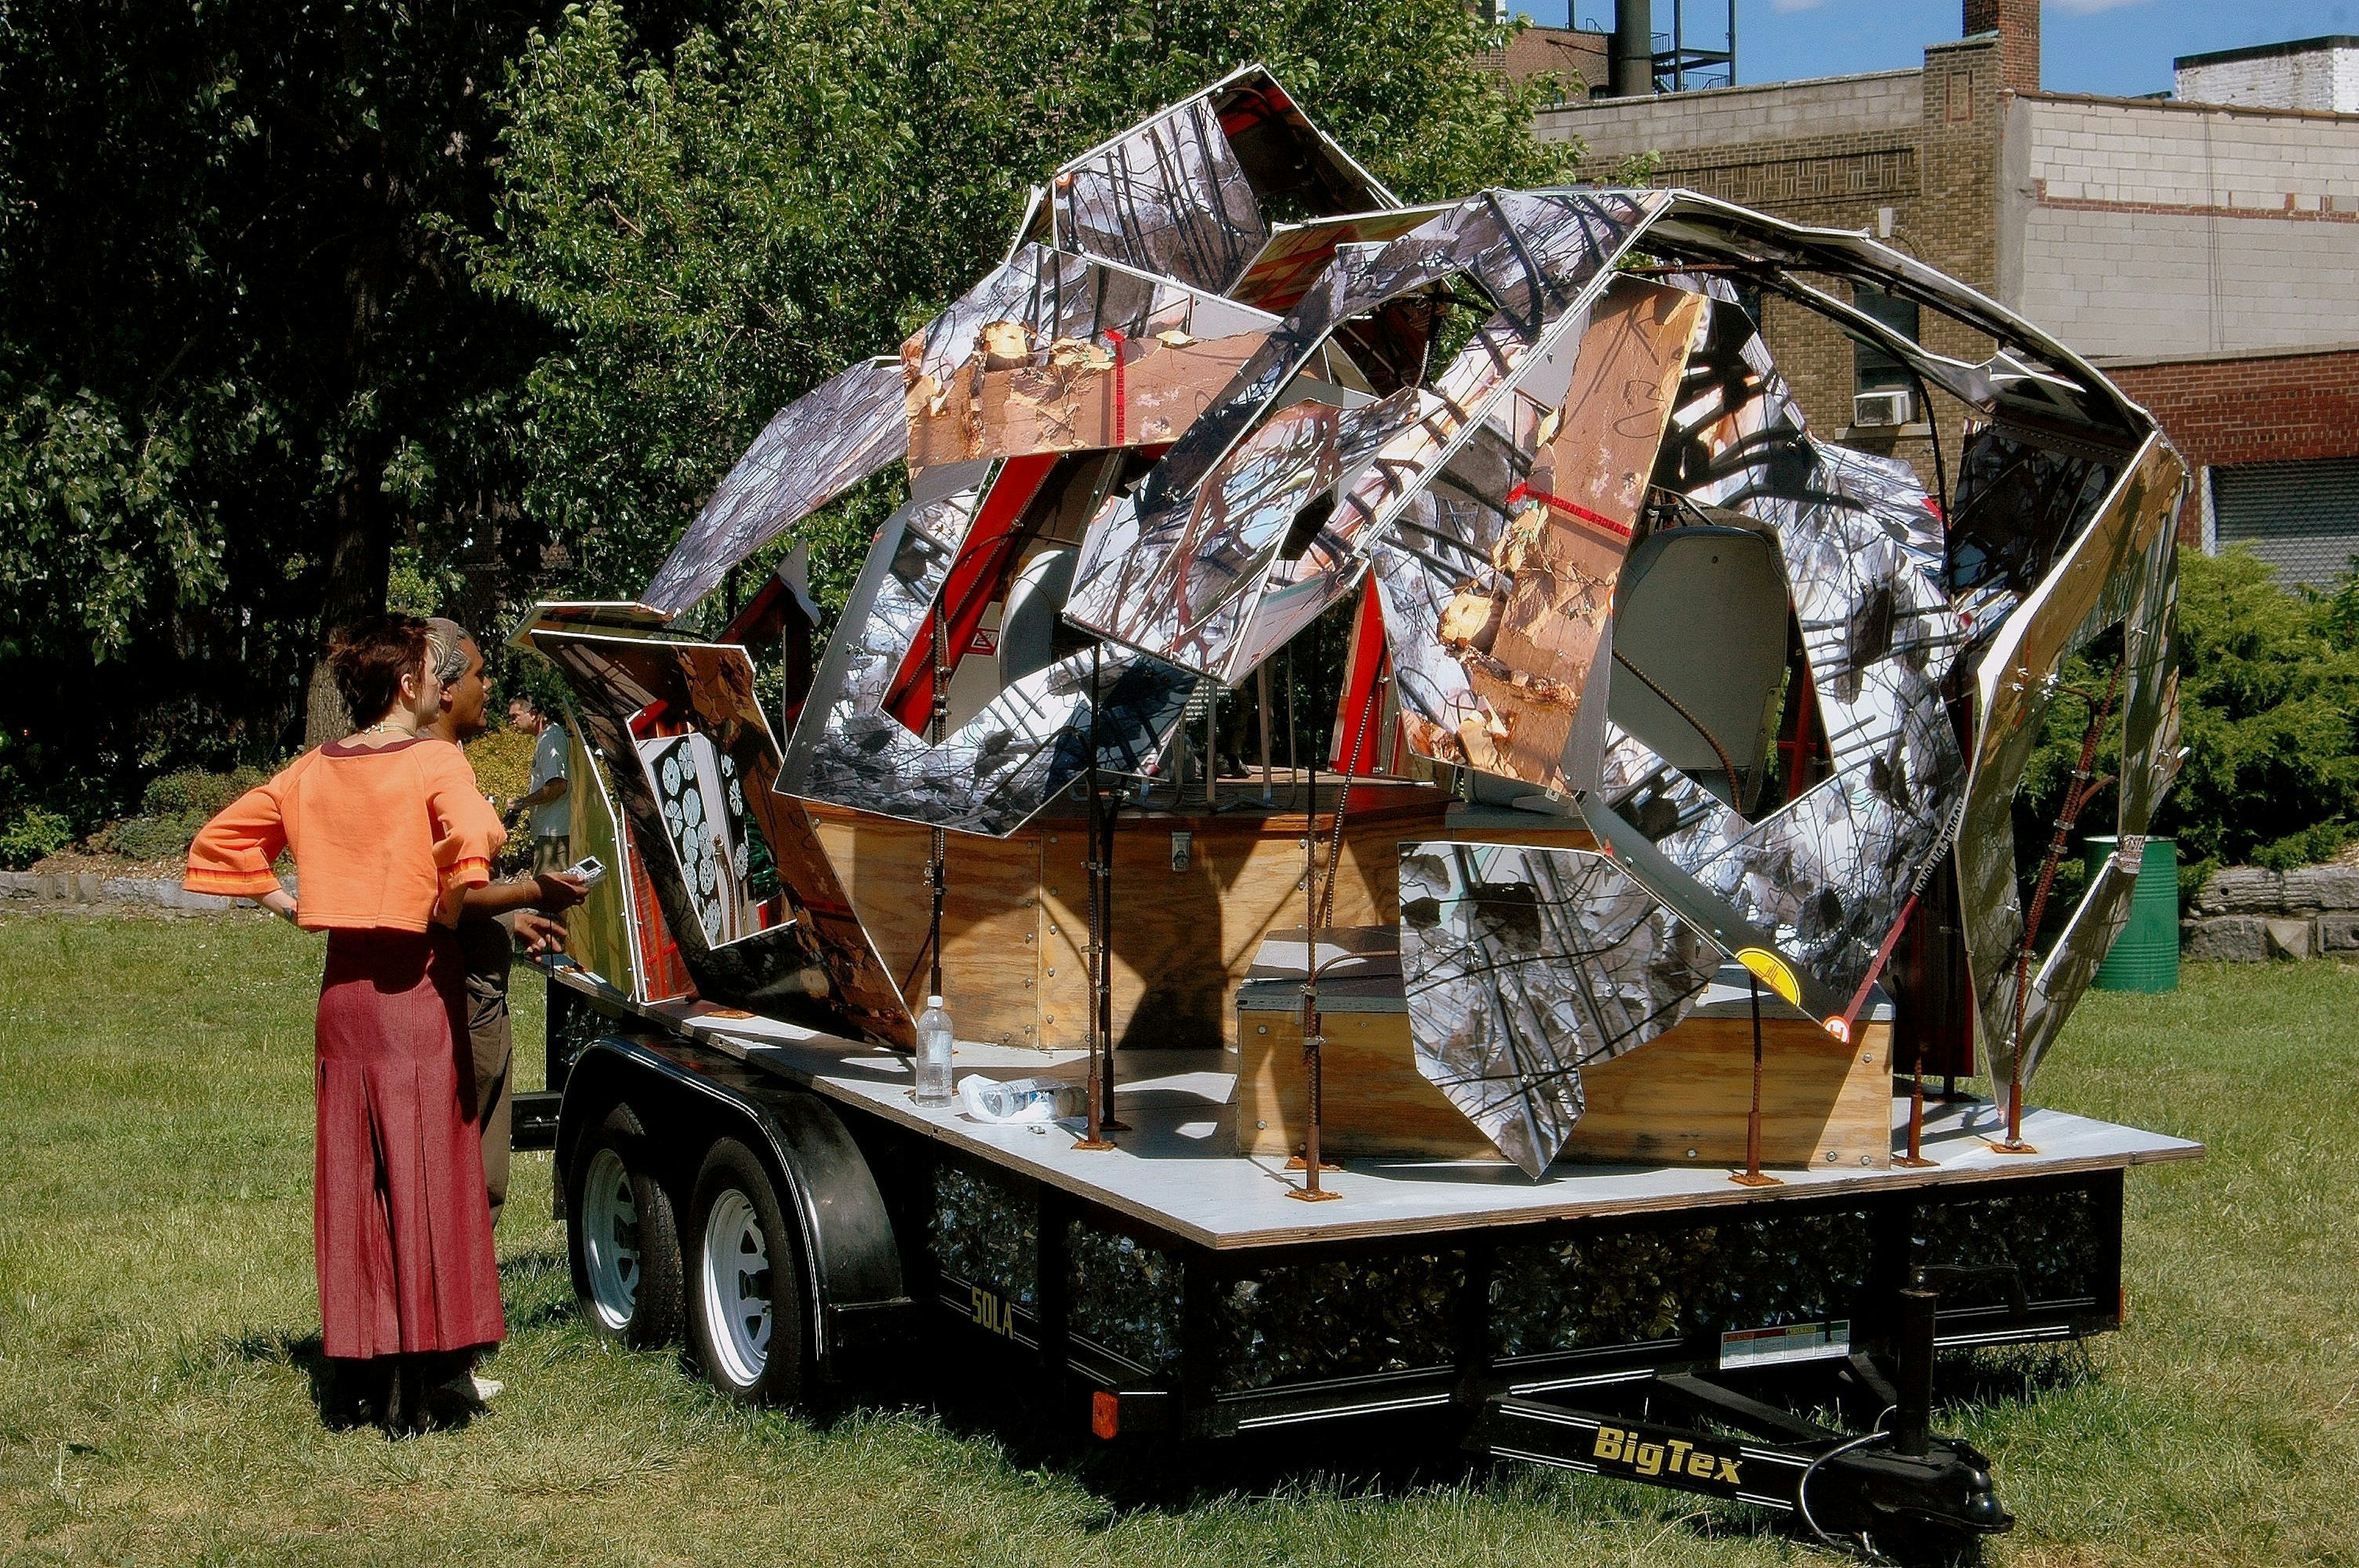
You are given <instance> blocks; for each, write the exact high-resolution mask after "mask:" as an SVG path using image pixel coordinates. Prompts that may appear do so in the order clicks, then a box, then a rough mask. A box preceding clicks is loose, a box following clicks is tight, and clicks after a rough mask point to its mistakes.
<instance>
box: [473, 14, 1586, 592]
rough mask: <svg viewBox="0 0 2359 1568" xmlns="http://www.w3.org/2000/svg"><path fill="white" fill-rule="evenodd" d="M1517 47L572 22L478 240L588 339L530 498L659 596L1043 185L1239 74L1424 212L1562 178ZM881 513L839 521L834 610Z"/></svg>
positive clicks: (565, 379) (529, 105)
mask: <svg viewBox="0 0 2359 1568" xmlns="http://www.w3.org/2000/svg"><path fill="white" fill-rule="evenodd" d="M1493 37H1494V35H1493V34H1491V33H1490V32H1489V31H1488V30H1486V29H1484V28H1483V27H1480V26H1479V25H1478V24H1477V23H1476V22H1475V21H1474V19H1473V17H1472V16H1471V15H1470V14H1469V12H1468V10H1467V8H1466V7H1465V6H1464V5H1462V3H1461V0H1202V3H1194V0H1190V3H1187V4H1179V3H1172V0H1157V3H1148V4H1127V3H1117V0H1082V3H1080V4H1075V5H1060V6H1042V5H1036V4H1031V3H1029V0H957V3H955V4H951V5H931V6H919V5H907V4H882V5H879V4H874V3H864V0H797V3H793V4H788V3H786V0H745V3H744V4H741V5H738V6H736V7H735V8H734V10H732V11H730V12H728V13H727V14H726V15H725V16H722V17H720V18H719V19H718V20H717V21H716V22H715V23H714V25H712V27H704V28H698V29H694V30H692V31H690V33H689V34H688V35H687V37H686V38H685V39H684V41H682V42H681V43H680V44H679V47H678V49H676V50H674V51H673V52H672V53H671V56H670V58H669V60H665V59H658V58H656V57H654V56H652V55H650V53H649V52H648V51H647V49H645V48H644V47H643V46H642V45H641V43H640V42H639V40H638V39H637V38H635V36H634V34H633V31H632V28H631V27H630V25H629V23H628V21H627V19H626V18H625V15H624V13H623V11H622V10H621V9H620V8H619V7H618V6H617V5H614V4H613V3H612V0H593V3H592V4H590V5H585V6H582V7H578V8H575V9H572V10H570V11H569V12H568V13H567V16H566V19H565V21H564V23H563V24H562V25H561V26H560V27H557V28H556V29H555V30H554V31H553V32H550V33H547V34H536V35H535V36H534V38H532V40H531V42H530V44H529V46H528V47H527V49H525V51H524V54H523V57H522V59H521V60H520V61H519V63H518V66H517V68H516V72H515V74H514V76H513V77H512V79H511V81H510V82H509V85H508V87H507V90H506V99H505V102H506V105H507V107H508V109H509V112H510V123H509V124H508V126H507V128H506V131H505V132H504V134H503V137H502V151H503V155H504V157H503V163H502V167H501V171H500V172H501V177H502V180H503V183H504V188H505V189H504V199H503V201H502V206H501V210H500V211H499V213H498V216H497V220H496V222H497V224H498V238H497V239H496V240H495V242H493V243H489V244H486V245H484V246H483V247H482V248H481V249H479V251H478V252H477V259H478V262H479V265H480V266H481V269H482V276H483V278H484V283H485V285H486V287H489V288H491V289H492V290H493V291H494V292H495V293H496V294H497V295H498V296H500V297H503V298H506V299H511V300H516V301H519V302H522V303H525V304H528V305H530V306H532V307H534V308H537V309H538V310H540V311H541V312H543V313H544V314H545V315H546V317H547V318H548V319H549V321H550V322H551V323H552V324H553V325H554V326H555V327H557V328H558V329H559V330H560V331H561V332H562V333H563V335H564V340H565V341H564V345H563V347H562V348H561V349H559V350H556V351H552V352H551V353H550V354H549V356H547V357H546V358H544V359H543V360H542V361H541V362H540V363H539V364H538V365H537V366H536V367H535V368H534V370H533V372H532V374H531V377H530V381H529V390H528V393H527V408H528V419H529V422H530V430H531V442H530V447H531V450H532V452H533V454H534V457H535V460H536V467H535V470H534V472H533V475H532V479H531V483H530V487H529V490H528V492H527V506H528V507H529V508H530V510H531V511H532V512H533V513H534V514H536V515H537V516H538V517H539V518H540V519H541V520H542V521H543V522H544V523H545V524H547V525H548V526H549V528H550V529H551V530H552V531H553V533H554V535H556V537H557V538H558V539H559V540H560V542H561V543H562V545H563V546H564V548H565V550H566V552H567V554H568V556H569V558H570V562H571V565H570V571H571V576H572V579H573V582H574V584H575V585H576V587H577V588H579V589H582V590H585V591H588V590H594V591H597V592H600V593H627V592H629V591H631V590H633V589H636V588H637V587H638V586H639V584H641V583H643V582H644V581H645V580H646V579H647V576H648V574H649V573H650V572H651V571H652V570H653V568H655V566H656V565H657V564H658V562H659V561H660V560H661V558H662V557H663V555H664V554H665V552H666V551H667V550H668V549H669V546H670V545H671V543H672V541H673V540H674V539H676V538H677V537H678V535H679V531H680V529H681V528H682V527H683V526H684V525H685V524H686V523H687V521H688V520H689V518H690V517H691V516H693V515H694V514H695V512H696V509H697V507H698V506H699V505H700V504H701V502H702V501H703V499H704V497H705V495H706V494H707V493H709V492H710V491H711V489H712V484H713V482H714V481H716V480H717V479H718V478H719V477H720V476H721V474H722V473H723V472H724V471H726V470H727V469H728V467H729V465H730V463H731V462H733V461H734V460H735V459H736V457H737V456H738V454H739V453H740V452H742V451H743V450H744V449H745V446H746V445H747V443H748V442H750V441H751V439H752V438H753V436H754V434H755V433H756V431H758V430H759V429H760V428H761V427H762V425H763V423H764V422H765V421H766V419H767V418H768V417H769V416H770V415H771V414H772V413H773V412H774V411H775V410H776V409H777V408H778V407H779V406H781V405H783V404H785V403H786V402H788V401H789V400H790V399H791V398H793V397H794V396H795V395H798V394H799V393H801V392H802V391H804V390H806V389H807V388H809V387H810V386H811V385H813V384H816V383H817V382H819V381H820V380H821V379H822V378H824V377H826V376H827V375H829V374H832V373H833V372H834V371H836V370H837V369H839V368H840V367H841V366H842V365H843V364H844V363H845V362H848V361H851V360H853V359H856V358H859V357H862V356H864V355H868V354H874V353H879V352H885V351H891V350H892V349H893V348H894V347H896V346H897V344H898V342H899V341H900V340H901V338H902V337H903V336H904V335H906V334H907V333H908V331H910V330H913V329H914V328H916V327H918V326H919V325H921V324H922V323H923V322H924V321H925V320H926V319H928V318H929V317H930V316H931V315H932V314H933V313H934V312H935V311H937V310H939V309H940V308H941V307H942V306H943V305H944V304H946V303H947V302H948V301H949V300H950V299H951V298H953V297H956V296H957V295H958V294H959V293H961V292H962V291H963V290H964V289H965V288H966V287H967V286H968V285H969V284H971V283H972V282H973V280H974V279H975V277H977V276H979V275H980V274H981V273H982V272H983V271H984V269H985V268H986V267H988V266H989V265H992V264H993V263H994V262H995V261H996V260H997V259H998V257H999V256H1000V254H1002V253H1003V252H1004V251H1005V250H1006V245H1007V242H1008V235H1009V232H1010V231H1011V229H1012V228H1013V226H1014V225H1015V223H1016V221H1017V219H1018V218H1019V216H1020V215H1021V212H1022V211H1023V205H1024V200H1025V197H1026V192H1027V188H1028V187H1029V186H1030V185H1031V184H1032V183H1033V182H1034V181H1036V180H1038V179H1039V178H1042V177H1043V176H1044V175H1046V174H1047V173H1048V172H1049V170H1050V169H1052V168H1055V167H1056V166H1057V165H1058V164H1059V163H1061V162H1063V161H1064V160H1065V159H1067V158H1070V157H1072V156H1073V155H1075V154H1076V153H1078V152H1080V151H1082V150H1083V149H1084V148H1086V147H1088V146H1091V145H1092V144H1093V143H1095V142H1097V141H1099V140H1100V139H1102V138H1103V137H1104V136H1105V135H1109V134H1110V133H1112V132H1114V131H1115V130H1118V129H1120V128H1122V127H1124V126H1125V125H1127V124H1131V123H1132V122H1134V121H1136V120H1137V119H1138V118H1140V117H1142V116H1143V115H1145V114H1148V113H1151V112H1152V111H1153V110H1154V109H1156V108H1157V107H1158V106H1159V105H1161V104H1164V103H1170V102H1172V101H1174V100H1177V99H1180V98H1183V97H1186V96H1187V95H1188V94H1190V92H1195V91H1196V90H1197V89H1199V88H1201V87H1202V86H1203V85H1205V84H1206V83H1207V82H1210V81H1213V80H1215V79H1217V78H1218V77H1219V76H1221V75H1223V73H1225V72H1226V71H1228V70H1231V69H1232V68H1234V67H1235V66H1237V65H1241V64H1245V63H1246V62H1249V61H1253V60H1256V59H1258V60H1262V61H1265V62H1266V63H1267V64H1269V65H1270V66H1271V67H1272V68H1273V69H1274V70H1276V71H1277V74H1278V76H1279V79H1280V80H1281V81H1285V82H1286V83H1287V85H1288V88H1289V89H1290V90H1291V91H1292V92H1294V93H1295V94H1296V95H1297V96H1298V97H1299V100H1300V101H1301V102H1302V103H1303V104H1304V105H1305V106H1306V107H1307V108H1308V109H1309V111H1310V114H1312V115H1313V117H1314V118H1316V119H1318V120H1319V121H1320V122H1321V124H1323V125H1325V126H1326V127H1327V128H1328V130H1329V132H1330V134H1331V135H1335V136H1336V137H1337V139H1338V140H1339V141H1341V142H1342V143H1343V146H1345V147H1346V148H1347V149H1348V150H1349V151H1351V152H1352V153H1353V155H1354V156H1355V157H1359V158H1360V159H1361V160H1362V161H1363V162H1364V163H1366V164H1367V165H1368V166H1369V167H1370V168H1372V169H1373V170H1374V171H1375V173H1376V175H1377V176H1378V178H1382V179H1384V180H1386V182H1387V183H1388V184H1390V185H1391V186H1392V187H1393V188H1394V189H1396V190H1397V191H1398V192H1399V193H1400V194H1401V195H1403V196H1404V197H1406V198H1408V199H1410V200H1420V199H1430V198H1440V197H1454V196H1458V195H1462V194H1464V193H1465V192H1467V191H1469V190H1473V189H1478V188H1480V187H1482V186H1484V185H1486V184H1503V185H1530V184H1543V183H1549V182H1552V181H1556V180H1559V179H1561V178H1566V177H1567V176H1568V174H1569V171H1570V168H1571V155H1572V153H1573V152H1574V151H1575V150H1576V149H1573V148H1571V147H1567V146H1546V145H1543V144H1541V143H1539V142H1538V141H1536V140H1535V139H1534V138H1533V136H1532V135H1531V130H1530V125H1531V114H1532V111H1533V110H1534V108H1536V107H1537V106H1538V105H1539V104H1540V103H1543V102H1544V101H1545V99H1546V96H1547V93H1548V92H1549V84H1547V83H1546V82H1534V83H1531V84H1529V85H1527V86H1525V87H1522V88H1517V87H1514V86H1511V85H1508V84H1507V83H1506V82H1505V81H1504V80H1503V79H1500V78H1497V77H1495V76H1493V75H1490V74H1488V73H1486V72H1484V71H1483V70H1480V69H1479V67H1478V66H1477V65H1476V63H1475V59H1474V57H1475V54H1476V52H1477V50H1478V49H1480V48H1482V47H1484V45H1485V44H1486V43H1488V42H1490V41H1492V39H1493ZM881 504H882V500H881V498H880V497H879V496H878V495H876V494H874V493H872V494H869V495H865V496H863V497H860V498H857V499H856V501H855V503H854V504H853V505H852V506H851V507H850V508H848V509H843V510H840V511H839V514H838V516H837V519H836V522H835V525H834V526H833V528H832V530H831V529H828V528H826V527H825V526H824V525H821V527H820V529H819V531H820V532H821V534H822V535H823V537H822V540H821V542H822V544H826V543H827V542H828V541H829V540H831V539H832V546H833V547H832V550H831V549H824V548H823V549H822V550H821V551H820V552H819V555H820V559H819V561H818V562H817V563H816V564H817V566H818V568H819V570H818V572H817V574H816V575H817V577H818V579H819V581H818V583H817V586H818V587H819V588H820V589H821V592H822V595H823V596H824V594H825V593H826V591H827V590H828V589H830V588H831V587H833V588H835V589H839V590H840V589H841V588H842V587H843V585H844V584H845V583H846V582H847V581H848V576H849V571H850V568H851V567H852V566H853V565H855V564H856V557H857V554H858V551H859V549H860V547H861V546H863V544H864V541H865V538H866V537H867V534H868V532H869V528H868V527H867V526H865V525H864V524H866V523H869V522H872V521H873V518H874V516H875V514H876V509H877V507H878V506H879V505H881Z"/></svg>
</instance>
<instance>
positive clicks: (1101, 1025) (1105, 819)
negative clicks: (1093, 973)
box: [1090, 797, 1130, 1133]
mask: <svg viewBox="0 0 2359 1568" xmlns="http://www.w3.org/2000/svg"><path fill="white" fill-rule="evenodd" d="M1121 818H1122V803H1121V800H1120V799H1119V798H1118V797H1117V798H1115V799H1113V800H1109V801H1108V802H1106V806H1105V809H1104V810H1103V812H1101V813H1099V816H1098V823H1099V830H1098V833H1097V836H1096V837H1097V842H1096V844H1095V845H1094V847H1093V849H1092V851H1091V855H1090V859H1091V861H1092V863H1093V866H1094V867H1095V869H1096V870H1095V877H1096V883H1097V894H1096V896H1097V911H1098V969H1097V978H1096V982H1095V983H1096V987H1097V989H1096V991H1095V993H1094V994H1093V996H1092V997H1091V998H1090V1005H1091V1006H1092V1007H1093V1008H1094V1009H1095V1010H1096V1012H1097V1031H1096V1033H1097V1038H1098V1040H1099V1041H1100V1042H1101V1053H1102V1054H1100V1056H1099V1058H1098V1065H1097V1067H1096V1072H1097V1075H1098V1077H1099V1079H1100V1080H1101V1081H1102V1082H1103V1084H1104V1086H1105V1115H1104V1116H1103V1119H1101V1120H1100V1122H1099V1126H1100V1128H1101V1129H1102V1130H1103V1131H1105V1132H1107V1133H1115V1132H1127V1131H1129V1130H1130V1123H1128V1122H1126V1121H1125V1120H1123V1119H1122V1118H1121V1117H1120V1116H1118V1115H1116V1114H1115V1113H1114V829H1115V828H1116V827H1118V826H1119V825H1120V822H1121Z"/></svg>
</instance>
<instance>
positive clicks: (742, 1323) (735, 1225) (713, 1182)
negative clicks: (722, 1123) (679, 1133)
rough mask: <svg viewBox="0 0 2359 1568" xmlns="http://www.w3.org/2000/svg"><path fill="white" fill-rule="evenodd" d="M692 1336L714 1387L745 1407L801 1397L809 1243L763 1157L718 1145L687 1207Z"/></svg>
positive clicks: (731, 1142) (733, 1143)
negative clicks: (804, 1248) (802, 1239)
mask: <svg viewBox="0 0 2359 1568" xmlns="http://www.w3.org/2000/svg"><path fill="white" fill-rule="evenodd" d="M688 1212H689V1237H690V1249H691V1253H692V1256H693V1258H694V1265H693V1271H692V1273H691V1275H690V1281H689V1290H688V1298H689V1304H688V1321H689V1338H690V1346H691V1347H692V1348H693V1349H694V1350H695V1353H696V1359H697V1362H698V1364H699V1365H700V1366H701V1367H702V1368H704V1376H705V1379H706V1380H707V1381H709V1382H710V1383H712V1386H713V1387H714V1388H715V1389H717V1390H720V1391H721V1392H722V1393H723V1394H724V1395H726V1396H727V1397H728V1398H730V1399H732V1400H736V1401H738V1402H740V1403H742V1404H756V1405H792V1404H795V1403H798V1402H799V1401H800V1400H801V1399H802V1395H803V1388H804V1366H803V1363H804V1359H805V1357H806V1353H807V1348H808V1341H809V1338H810V1336H809V1335H808V1334H806V1332H805V1330H804V1305H803V1292H802V1285H801V1280H802V1260H801V1247H800V1244H799V1242H798V1240H797V1238H796V1236H795V1233H794V1230H793V1227H791V1226H790V1225H789V1224H788V1222H787V1218H786V1214H785V1211H784V1210H783V1209H782V1208H780V1207H779V1205H778V1195H777V1186H776V1184H774V1183H773V1182H772V1180H771V1178H770V1172H769V1167H768V1166H767V1165H766V1164H765V1163H764V1162H763V1161H762V1158H761V1156H760V1155H758V1154H756V1152H754V1151H753V1150H751V1149H749V1148H747V1147H746V1146H745V1144H743V1143H740V1142H739V1141H737V1140H735V1139H734V1138H723V1139H722V1140H721V1141H719V1142H717V1143H715V1144H713V1146H712V1151H711V1152H709V1153H707V1154H706V1155H705V1157H704V1167H703V1169H702V1170H701V1171H700V1172H699V1173H697V1177H696V1195H695V1197H694V1199H693V1200H692V1201H691V1202H690V1204H689V1210H688Z"/></svg>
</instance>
